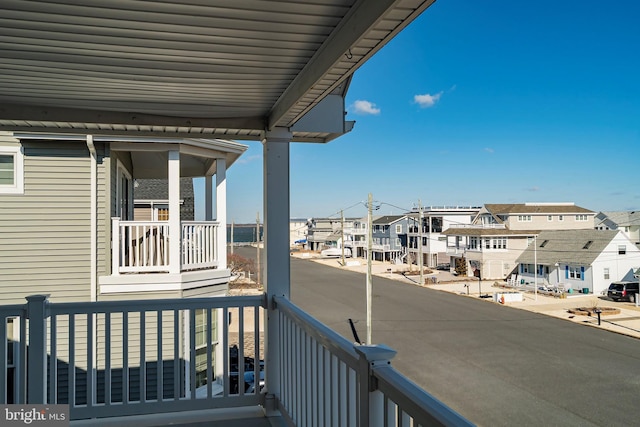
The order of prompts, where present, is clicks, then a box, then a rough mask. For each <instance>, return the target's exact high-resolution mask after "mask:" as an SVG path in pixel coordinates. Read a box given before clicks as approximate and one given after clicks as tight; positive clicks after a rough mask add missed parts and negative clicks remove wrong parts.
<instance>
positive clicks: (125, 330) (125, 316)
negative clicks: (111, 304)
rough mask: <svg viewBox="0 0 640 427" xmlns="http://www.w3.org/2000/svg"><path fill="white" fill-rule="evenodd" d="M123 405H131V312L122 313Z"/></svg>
mask: <svg viewBox="0 0 640 427" xmlns="http://www.w3.org/2000/svg"><path fill="white" fill-rule="evenodd" d="M122 404H123V405H128V404H129V312H128V311H124V312H122Z"/></svg>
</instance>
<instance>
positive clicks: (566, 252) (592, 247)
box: [517, 229, 619, 265]
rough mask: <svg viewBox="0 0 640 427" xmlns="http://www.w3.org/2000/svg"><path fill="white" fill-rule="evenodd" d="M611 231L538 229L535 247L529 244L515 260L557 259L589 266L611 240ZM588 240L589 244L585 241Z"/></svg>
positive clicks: (543, 262)
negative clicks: (539, 230)
mask: <svg viewBox="0 0 640 427" xmlns="http://www.w3.org/2000/svg"><path fill="white" fill-rule="evenodd" d="M618 233H619V232H618V231H615V230H591V229H587V230H547V231H541V232H540V234H539V235H538V237H537V241H536V246H535V247H534V245H533V244H532V245H530V246H529V247H528V248H527V249H526V250H525V251H524V252H523V253H522V255H520V256H519V257H518V259H517V262H518V263H524V264H533V263H534V258H537V259H536V260H535V261H537V263H538V264H546V265H551V264H555V263H557V262H561V263H576V264H580V265H591V264H592V263H593V261H594V260H595V259H596V258H597V257H598V256H599V255H600V254H601V253H602V251H603V250H604V249H605V248H606V247H607V245H608V244H609V243H611V240H613V238H614V237H615V236H616V235H617V234H618ZM589 242H591V243H589Z"/></svg>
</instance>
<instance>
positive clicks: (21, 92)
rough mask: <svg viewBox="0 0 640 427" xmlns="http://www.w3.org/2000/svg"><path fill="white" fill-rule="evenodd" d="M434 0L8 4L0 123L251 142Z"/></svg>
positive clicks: (2, 8) (0, 32)
mask: <svg viewBox="0 0 640 427" xmlns="http://www.w3.org/2000/svg"><path fill="white" fill-rule="evenodd" d="M433 1H434V0H396V1H394V0H376V1H375V2H372V1H366V0H326V1H323V2H316V3H307V2H304V3H302V2H301V3H298V2H291V1H279V0H269V1H264V0H235V1H233V2H226V1H221V0H189V1H188V2H168V1H159V0H158V1H139V0H105V1H103V2H98V3H94V4H92V5H90V6H89V5H87V3H86V2H85V1H80V0H66V1H64V2H48V1H21V0H3V1H2V4H1V5H0V130H12V131H29V132H40V131H43V132H56V133H62V132H71V133H93V134H104V135H114V134H119V135H122V134H128V135H132V134H137V135H145V136H181V137H191V138H194V137H195V138H207V139H208V138H225V139H236V140H260V139H262V138H263V136H264V131H265V130H266V129H272V128H274V127H287V128H288V127H291V126H292V125H293V124H294V123H296V122H298V120H299V119H300V118H302V117H303V116H304V115H305V114H306V113H307V112H308V111H309V110H310V109H311V108H313V107H314V106H315V105H317V104H318V102H319V101H320V100H322V99H323V98H324V97H325V96H326V95H328V94H332V93H333V94H335V93H338V94H344V92H346V89H347V86H348V81H349V77H350V76H351V75H352V74H353V72H354V71H355V70H356V69H357V68H358V67H359V66H360V65H362V64H363V63H364V62H365V61H366V60H367V59H368V58H369V57H370V56H371V55H373V54H374V53H375V52H376V51H378V50H379V49H380V48H381V47H382V46H383V45H384V44H385V43H386V42H388V41H389V40H390V39H391V38H392V37H394V36H395V35H396V34H397V33H398V32H399V31H400V30H401V29H402V28H404V27H405V26H406V25H408V24H409V23H410V22H411V21H412V20H413V19H414V18H416V17H417V16H418V15H419V14H420V13H421V12H422V11H424V10H425V9H426V8H427V7H428V6H430V5H431V4H432V3H433ZM347 130H348V129H347ZM338 135H339V133H336V132H335V131H334V130H333V129H332V130H328V131H327V132H309V131H294V132H293V140H294V141H310V142H326V141H329V140H331V139H333V138H335V137H336V136H338Z"/></svg>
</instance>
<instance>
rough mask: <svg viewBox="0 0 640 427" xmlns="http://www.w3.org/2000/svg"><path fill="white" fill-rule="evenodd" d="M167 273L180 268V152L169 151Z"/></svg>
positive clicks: (176, 271)
mask: <svg viewBox="0 0 640 427" xmlns="http://www.w3.org/2000/svg"><path fill="white" fill-rule="evenodd" d="M168 177H169V179H168V181H169V273H171V274H179V273H180V270H181V269H182V254H181V253H180V240H181V239H182V227H181V225H180V152H179V151H176V150H174V151H169V174H168Z"/></svg>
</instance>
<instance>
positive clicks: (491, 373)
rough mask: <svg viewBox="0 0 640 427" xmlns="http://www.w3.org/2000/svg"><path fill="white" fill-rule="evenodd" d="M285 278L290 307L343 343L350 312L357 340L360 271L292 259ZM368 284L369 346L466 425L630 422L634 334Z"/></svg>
mask: <svg viewBox="0 0 640 427" xmlns="http://www.w3.org/2000/svg"><path fill="white" fill-rule="evenodd" d="M246 255H248V256H252V253H251V252H249V250H248V252H247V254H246ZM253 255H255V249H253ZM291 282H292V286H291V299H292V301H293V302H294V303H295V304H297V305H298V306H300V307H301V308H302V309H304V310H305V311H307V312H308V313H310V314H311V315H313V316H314V317H316V318H317V319H318V320H320V321H321V322H323V323H324V324H326V325H328V326H329V327H331V328H332V329H334V330H335V331H336V332H338V333H340V334H341V335H343V336H345V337H346V338H348V339H349V340H353V335H352V334H351V329H350V327H349V323H348V319H349V318H351V319H353V320H354V321H355V322H356V328H357V330H358V333H359V335H360V338H361V339H364V337H365V336H366V324H365V319H366V301H365V275H363V274H361V273H354V272H348V271H343V270H340V269H338V268H332V267H327V266H323V265H321V264H318V263H315V262H313V261H310V260H301V259H291ZM372 283H373V303H372V304H373V308H372V318H373V321H372V339H373V343H374V344H375V343H383V344H386V345H388V346H390V347H392V348H394V349H395V350H397V351H398V354H397V355H396V357H395V358H394V359H393V360H392V365H393V366H394V367H395V368H396V369H397V370H399V371H400V372H402V373H403V374H405V375H406V376H407V377H409V378H410V379H411V380H413V381H414V382H416V383H417V384H418V385H420V386H421V387H423V388H424V389H425V390H427V391H428V392H429V393H431V394H433V395H434V396H436V397H437V398H439V399H440V400H442V401H443V402H445V403H446V404H447V405H449V406H451V407H452V408H453V409H455V410H456V411H458V412H460V413H461V414H462V415H464V416H465V417H466V418H468V419H469V420H471V421H472V422H474V423H476V424H478V425H481V426H513V425H520V426H523V425H526V426H542V425H544V426H552V425H554V426H592V425H597V426H618V425H619V426H629V425H637V424H638V420H640V405H638V399H639V398H640V363H639V362H640V340H638V339H637V338H632V337H627V336H623V335H619V334H615V333H611V332H608V331H604V330H600V329H597V328H589V327H584V326H581V325H578V324H574V323H571V322H567V321H564V320H561V319H556V318H552V317H548V316H544V315H541V314H537V313H532V312H527V311H523V310H518V309H514V308H510V307H505V306H500V305H497V304H493V303H489V302H487V301H482V300H479V299H473V298H467V297H463V296H459V295H455V294H451V293H447V292H441V291H436V290H431V289H428V288H422V287H418V286H414V285H410V284H405V283H402V282H398V281H394V280H389V279H385V278H381V277H374V278H373V281H372Z"/></svg>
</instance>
